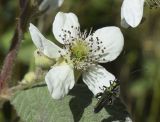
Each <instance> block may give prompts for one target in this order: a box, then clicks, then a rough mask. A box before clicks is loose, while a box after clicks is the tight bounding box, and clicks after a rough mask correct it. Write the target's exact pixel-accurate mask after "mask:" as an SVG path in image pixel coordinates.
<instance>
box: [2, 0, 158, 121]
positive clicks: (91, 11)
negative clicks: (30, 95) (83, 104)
mask: <svg viewBox="0 0 160 122" xmlns="http://www.w3.org/2000/svg"><path fill="white" fill-rule="evenodd" d="M18 3H19V2H18V0H7V1H6V0H1V1H0V68H1V67H2V64H3V60H4V57H5V55H6V54H7V51H8V49H9V46H10V41H11V38H12V36H13V33H14V29H15V26H16V21H17V20H16V17H17V16H18V14H19V4H18ZM121 4H122V2H121V1H119V0H66V1H64V4H63V5H62V7H61V8H59V11H63V12H74V13H75V14H76V15H77V16H78V18H79V22H80V24H81V29H82V30H83V29H88V30H90V28H91V27H93V30H96V29H98V28H101V27H104V26H118V27H120V28H121V26H120V9H121ZM56 12H57V11H55V10H51V11H50V12H49V13H48V14H47V15H45V16H40V17H39V18H36V19H35V20H34V21H32V23H34V24H35V25H37V26H38V27H39V28H40V30H41V31H43V34H44V35H45V36H46V37H47V38H48V39H50V40H53V41H54V36H53V34H52V31H51V27H52V22H53V20H54V16H55V14H56ZM121 30H122V32H123V34H124V38H125V46H124V50H123V52H122V53H121V55H120V56H119V57H118V58H117V59H116V60H115V61H113V62H110V63H107V64H102V65H103V66H105V67H106V69H107V70H109V71H110V72H112V73H113V74H114V75H115V76H116V77H117V78H118V79H120V82H121V98H122V100H123V102H124V103H125V104H126V106H127V109H128V111H129V113H131V116H132V119H133V121H136V122H158V121H159V120H160V117H159V115H160V89H159V88H160V8H157V9H155V8H153V9H149V7H147V6H145V9H144V21H143V22H142V23H141V24H140V26H138V27H137V28H135V29H133V28H128V29H123V28H121ZM34 50H35V46H34V44H33V43H32V41H31V38H30V35H29V34H28V32H27V33H26V34H25V38H24V40H23V41H22V44H21V48H20V51H19V53H18V58H17V60H16V64H15V66H14V72H13V77H12V81H10V82H9V84H10V86H13V85H15V84H17V81H20V80H22V79H23V77H24V75H25V74H26V73H27V72H28V71H31V70H34V57H33V52H34ZM0 110H1V111H0V122H12V121H16V120H14V119H15V118H14V117H15V114H13V113H15V111H14V110H13V109H12V106H11V105H10V104H9V102H6V103H5V104H3V105H2V104H1V103H0Z"/></svg>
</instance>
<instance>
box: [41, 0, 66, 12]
mask: <svg viewBox="0 0 160 122" xmlns="http://www.w3.org/2000/svg"><path fill="white" fill-rule="evenodd" d="M63 1H64V0H43V1H42V2H41V4H40V5H39V11H44V10H46V9H47V8H51V7H52V8H58V7H60V6H61V5H62V3H63Z"/></svg>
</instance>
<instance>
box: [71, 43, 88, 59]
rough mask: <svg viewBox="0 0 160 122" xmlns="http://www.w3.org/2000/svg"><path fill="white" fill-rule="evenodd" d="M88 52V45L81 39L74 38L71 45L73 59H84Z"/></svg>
mask: <svg viewBox="0 0 160 122" xmlns="http://www.w3.org/2000/svg"><path fill="white" fill-rule="evenodd" d="M88 53H89V47H88V46H87V44H86V42H85V41H83V40H75V42H74V44H73V45H72V46H71V58H72V59H73V60H77V61H81V60H84V59H85V58H86V57H87V55H88Z"/></svg>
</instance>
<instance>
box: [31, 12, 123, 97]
mask: <svg viewBox="0 0 160 122" xmlns="http://www.w3.org/2000/svg"><path fill="white" fill-rule="evenodd" d="M29 30H30V34H31V37H32V40H33V42H34V44H35V45H36V47H37V48H38V49H39V50H41V51H42V52H43V53H44V55H46V56H48V57H50V58H54V59H56V60H57V63H56V64H55V65H54V66H52V68H51V69H50V70H49V72H48V73H47V74H46V76H45V81H46V84H47V86H48V89H49V92H50V93H51V95H52V97H53V98H54V99H60V98H62V97H64V96H65V95H66V94H67V93H68V92H69V90H70V89H72V88H73V86H74V84H75V79H76V78H75V74H74V71H81V72H82V77H83V81H84V83H85V84H87V86H88V88H89V89H90V90H91V91H92V92H93V94H94V95H96V94H97V93H100V92H103V87H104V86H107V87H108V86H110V81H114V80H115V77H114V75H112V74H111V73H109V72H108V71H107V70H106V69H105V68H103V67H102V66H100V65H98V63H106V62H110V61H113V60H114V59H116V58H117V57H118V56H119V54H120V53H121V51H122V48H123V44H124V38H123V35H122V33H121V31H120V29H119V28H117V27H114V26H111V27H104V28H101V29H98V30H97V31H95V32H94V33H93V34H89V35H87V33H86V31H84V32H83V33H82V32H80V25H79V22H78V19H77V16H76V15H75V14H73V13H62V12H59V13H58V14H57V15H56V17H55V20H54V22H53V33H54V36H55V38H56V39H57V40H58V41H59V42H60V43H61V44H63V48H60V47H58V46H57V45H55V44H54V43H52V42H51V41H49V40H47V39H46V38H45V37H44V36H43V35H42V34H41V33H40V32H39V30H38V29H37V28H36V27H35V26H34V25H32V24H30V27H29Z"/></svg>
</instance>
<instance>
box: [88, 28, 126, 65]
mask: <svg viewBox="0 0 160 122" xmlns="http://www.w3.org/2000/svg"><path fill="white" fill-rule="evenodd" d="M90 38H92V39H93V45H92V48H93V49H94V50H96V51H95V52H93V54H91V55H92V56H94V57H98V59H97V60H98V62H99V63H106V62H109V61H113V60H114V59H116V58H117V57H118V56H119V54H120V53H121V51H122V49H123V45H124V38H123V34H122V32H121V30H120V29H119V28H118V27H114V26H110V27H104V28H101V29H98V30H97V31H95V32H94V33H93V35H92V36H89V37H88V38H87V39H86V41H87V40H89V39H90ZM97 38H98V41H99V42H98V44H97ZM97 47H100V50H98V49H97ZM102 49H103V51H102ZM99 55H101V56H100V57H99Z"/></svg>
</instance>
